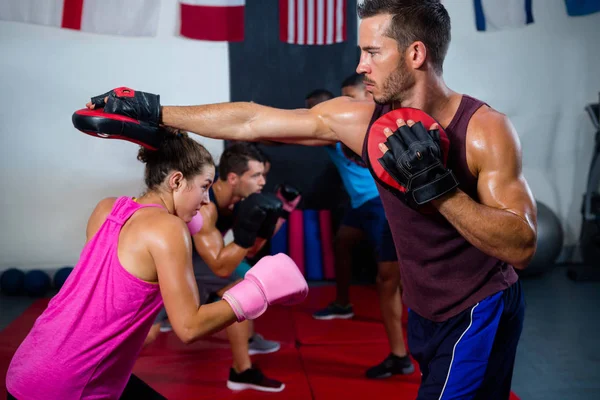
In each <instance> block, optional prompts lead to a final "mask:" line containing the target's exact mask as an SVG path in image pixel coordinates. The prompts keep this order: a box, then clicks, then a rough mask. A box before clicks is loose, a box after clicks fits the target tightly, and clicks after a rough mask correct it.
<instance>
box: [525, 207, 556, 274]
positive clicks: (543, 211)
mask: <svg viewBox="0 0 600 400" xmlns="http://www.w3.org/2000/svg"><path fill="white" fill-rule="evenodd" d="M537 211H538V212H537V248H536V251H535V254H534V256H533V259H532V260H531V262H530V263H529V265H528V266H527V267H526V268H525V269H524V270H522V271H519V276H521V277H524V278H526V277H534V276H536V277H537V276H540V275H542V274H544V273H545V272H548V271H549V270H551V269H552V268H553V267H554V265H555V262H556V260H557V259H558V256H559V255H560V252H561V251H562V248H563V241H564V232H563V229H562V224H561V222H560V220H559V219H558V216H557V215H556V214H555V213H554V212H553V211H552V210H551V209H550V207H548V206H547V205H545V204H544V203H542V202H539V201H537Z"/></svg>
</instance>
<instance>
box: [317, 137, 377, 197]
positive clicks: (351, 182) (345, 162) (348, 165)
mask: <svg viewBox="0 0 600 400" xmlns="http://www.w3.org/2000/svg"><path fill="white" fill-rule="evenodd" d="M325 148H326V149H327V153H329V157H330V158H331V161H333V163H334V164H335V166H336V168H337V170H338V172H339V173H340V177H341V178H342V182H344V187H345V188H346V191H347V192H348V195H349V196H350V204H352V208H358V207H360V206H361V205H363V204H364V203H366V202H367V201H369V200H371V199H374V198H375V197H378V196H379V192H378V191H377V186H375V180H374V179H373V177H372V176H371V172H369V169H368V168H364V167H361V166H360V165H358V164H356V163H355V162H353V161H350V160H349V159H348V158H347V157H346V156H345V155H344V152H343V151H342V144H341V143H339V142H338V143H336V145H335V148H332V147H331V146H326V147H325Z"/></svg>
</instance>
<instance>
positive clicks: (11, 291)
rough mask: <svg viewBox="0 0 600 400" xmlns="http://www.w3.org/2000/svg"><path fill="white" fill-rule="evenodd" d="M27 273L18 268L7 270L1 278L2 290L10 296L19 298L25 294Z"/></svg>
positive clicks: (0, 288) (0, 287)
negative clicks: (18, 296)
mask: <svg viewBox="0 0 600 400" xmlns="http://www.w3.org/2000/svg"><path fill="white" fill-rule="evenodd" d="M24 284H25V272H23V271H21V270H18V269H16V268H10V269H7V270H6V271H4V272H3V273H2V277H0V290H1V291H2V293H4V294H6V295H8V296H17V295H20V294H22V293H23V287H24Z"/></svg>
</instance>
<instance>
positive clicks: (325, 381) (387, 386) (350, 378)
mask: <svg viewBox="0 0 600 400" xmlns="http://www.w3.org/2000/svg"><path fill="white" fill-rule="evenodd" d="M388 353H389V348H388V347H387V345H386V344H363V345H358V344H357V345H352V346H339V345H338V346H331V345H329V346H305V347H300V354H301V356H302V360H303V361H304V366H305V368H306V374H307V375H308V380H309V382H310V386H311V388H312V390H313V394H314V396H315V397H314V398H315V399H334V398H342V399H348V398H350V399H369V398H370V397H375V396H376V397H377V398H383V399H385V398H389V399H392V398H393V399H399V400H409V399H414V398H416V394H417V391H418V390H419V381H420V377H421V374H420V372H419V371H418V368H416V370H415V372H414V373H412V374H410V375H406V376H394V377H391V378H389V379H379V380H370V379H366V378H365V376H364V374H365V370H366V369H367V368H369V367H372V366H373V365H375V364H378V363H380V362H381V361H382V360H383V359H384V358H385V357H386V356H387V355H388Z"/></svg>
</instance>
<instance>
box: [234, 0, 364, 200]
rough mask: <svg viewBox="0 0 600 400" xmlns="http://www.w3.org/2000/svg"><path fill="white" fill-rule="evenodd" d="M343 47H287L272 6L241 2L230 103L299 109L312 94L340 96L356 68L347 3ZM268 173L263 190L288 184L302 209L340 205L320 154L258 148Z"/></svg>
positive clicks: (340, 194)
mask: <svg viewBox="0 0 600 400" xmlns="http://www.w3.org/2000/svg"><path fill="white" fill-rule="evenodd" d="M347 7H348V10H347V12H348V14H347V15H348V18H347V41H346V42H345V43H340V44H334V45H327V46H302V45H290V44H287V43H283V42H282V41H280V40H279V7H278V2H277V1H275V0H260V1H259V0H250V1H248V2H246V19H245V21H246V22H245V38H244V41H243V42H240V43H230V44H229V63H230V69H229V71H230V75H231V76H230V85H231V89H230V91H231V100H232V101H254V102H256V103H259V104H263V105H267V106H273V107H278V108H286V109H293V108H302V107H304V97H305V96H306V94H307V93H308V92H310V91H311V90H313V89H317V88H324V89H328V90H330V91H331V92H333V93H334V94H335V95H339V94H340V89H339V86H340V83H341V81H342V80H343V79H344V78H345V77H346V76H348V75H350V74H352V73H353V72H354V70H355V68H356V63H357V60H358V49H357V46H356V22H357V21H356V0H348V2H347ZM261 149H263V150H264V151H265V152H266V153H267V154H268V156H269V157H270V158H271V160H272V164H273V168H272V170H271V173H270V175H269V180H268V182H267V189H271V188H272V187H273V186H274V185H276V184H278V183H280V182H283V181H288V182H290V183H291V184H293V185H295V186H297V187H298V188H299V189H300V190H302V192H303V193H304V201H303V204H302V208H327V209H334V208H336V207H337V206H339V204H340V203H342V202H344V201H346V199H347V196H346V194H345V192H344V189H343V186H342V183H341V180H340V178H339V175H338V173H337V170H336V169H335V167H334V165H333V164H332V163H331V161H330V160H329V157H328V155H327V153H326V151H325V149H323V148H318V147H304V146H295V145H284V146H276V147H269V146H262V145H261Z"/></svg>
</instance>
